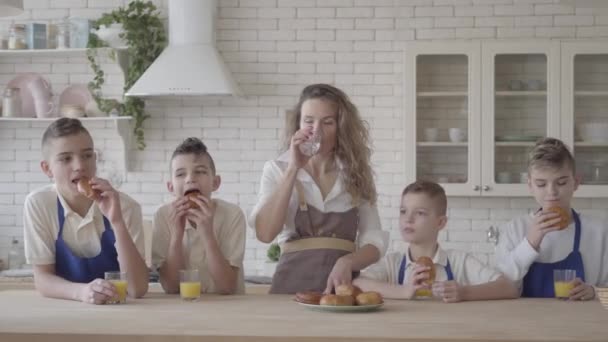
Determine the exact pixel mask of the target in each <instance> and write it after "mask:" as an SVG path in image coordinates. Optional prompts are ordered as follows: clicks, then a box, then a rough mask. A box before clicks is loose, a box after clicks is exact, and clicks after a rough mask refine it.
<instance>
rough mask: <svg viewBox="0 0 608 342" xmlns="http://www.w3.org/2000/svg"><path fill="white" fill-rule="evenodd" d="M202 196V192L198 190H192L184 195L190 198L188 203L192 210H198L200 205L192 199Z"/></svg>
mask: <svg viewBox="0 0 608 342" xmlns="http://www.w3.org/2000/svg"><path fill="white" fill-rule="evenodd" d="M200 195H201V192H200V191H199V190H198V189H190V190H187V191H186V192H185V193H184V196H186V197H188V199H189V201H188V203H189V204H190V209H194V208H198V204H196V202H194V201H193V200H192V199H193V198H198V196H200Z"/></svg>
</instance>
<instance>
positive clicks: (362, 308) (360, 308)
mask: <svg viewBox="0 0 608 342" xmlns="http://www.w3.org/2000/svg"><path fill="white" fill-rule="evenodd" d="M295 302H296V303H298V304H300V305H302V306H305V307H307V308H309V309H311V310H314V311H325V312H368V311H375V310H378V309H379V308H380V307H382V305H384V303H380V304H375V305H349V306H337V305H316V304H305V303H300V302H298V301H295Z"/></svg>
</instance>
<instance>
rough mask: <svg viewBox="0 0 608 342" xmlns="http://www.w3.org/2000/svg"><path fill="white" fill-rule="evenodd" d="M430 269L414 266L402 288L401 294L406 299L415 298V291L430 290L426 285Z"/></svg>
mask: <svg viewBox="0 0 608 342" xmlns="http://www.w3.org/2000/svg"><path fill="white" fill-rule="evenodd" d="M429 271H430V267H428V266H423V265H419V264H414V268H413V269H412V273H411V274H410V276H409V277H408V278H407V283H406V284H405V286H403V291H404V292H403V293H404V296H405V297H406V298H407V299H412V298H414V297H415V296H416V291H418V290H422V289H430V288H431V287H430V285H429V284H428V280H429Z"/></svg>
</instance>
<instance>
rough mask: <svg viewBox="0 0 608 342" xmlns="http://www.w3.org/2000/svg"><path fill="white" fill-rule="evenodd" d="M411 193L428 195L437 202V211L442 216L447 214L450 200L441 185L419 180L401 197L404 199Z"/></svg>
mask: <svg viewBox="0 0 608 342" xmlns="http://www.w3.org/2000/svg"><path fill="white" fill-rule="evenodd" d="M409 193H412V194H425V195H427V196H428V197H429V198H430V199H432V200H433V201H434V202H435V204H436V207H435V209H437V212H438V213H439V214H440V215H445V214H446V212H447V209H448V198H447V196H446V195H445V190H443V187H442V186H441V185H439V184H437V183H435V182H431V181H426V180H417V181H415V182H414V183H411V184H410V185H408V186H406V187H405V189H403V193H401V197H402V198H403V196H405V195H407V194H409Z"/></svg>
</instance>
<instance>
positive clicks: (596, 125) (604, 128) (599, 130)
mask: <svg viewBox="0 0 608 342" xmlns="http://www.w3.org/2000/svg"><path fill="white" fill-rule="evenodd" d="M578 135H579V137H580V138H581V140H583V141H592V142H608V122H588V123H584V124H580V125H578Z"/></svg>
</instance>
